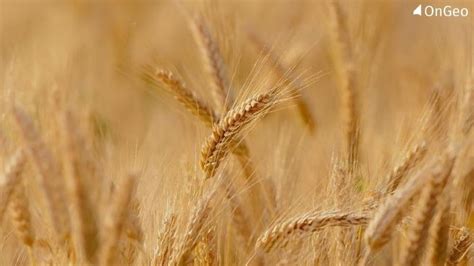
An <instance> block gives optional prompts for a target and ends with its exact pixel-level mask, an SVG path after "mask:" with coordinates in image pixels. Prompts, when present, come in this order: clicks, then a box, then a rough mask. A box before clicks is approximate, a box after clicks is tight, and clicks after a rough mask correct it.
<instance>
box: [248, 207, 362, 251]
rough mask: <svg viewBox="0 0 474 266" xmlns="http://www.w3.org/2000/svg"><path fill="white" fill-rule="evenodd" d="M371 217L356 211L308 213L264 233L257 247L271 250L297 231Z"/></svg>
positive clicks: (359, 221) (342, 224)
mask: <svg viewBox="0 0 474 266" xmlns="http://www.w3.org/2000/svg"><path fill="white" fill-rule="evenodd" d="M369 219H370V217H369V216H368V215H367V214H364V213H362V214H360V213H355V212H341V211H333V212H320V213H316V214H314V213H308V214H304V215H301V216H298V217H296V218H292V219H290V220H287V221H284V222H282V223H279V224H277V225H275V226H273V227H272V228H270V229H268V230H267V231H265V233H263V235H262V236H260V237H259V239H258V240H257V245H256V247H257V249H263V250H264V251H265V252H269V251H271V250H272V248H273V247H275V246H277V245H278V244H279V243H280V242H281V241H282V240H285V238H286V237H288V236H289V235H292V234H294V233H297V232H309V233H312V232H316V231H318V230H321V229H324V228H325V227H333V226H339V227H347V226H354V225H365V224H367V222H368V221H369Z"/></svg>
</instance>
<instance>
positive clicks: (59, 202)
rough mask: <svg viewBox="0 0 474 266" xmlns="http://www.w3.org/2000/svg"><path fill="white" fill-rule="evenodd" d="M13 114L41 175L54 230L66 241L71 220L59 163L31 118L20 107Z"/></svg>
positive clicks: (15, 108)
mask: <svg viewBox="0 0 474 266" xmlns="http://www.w3.org/2000/svg"><path fill="white" fill-rule="evenodd" d="M13 115H14V117H15V121H16V123H17V125H18V127H19V128H20V131H21V133H22V134H21V136H22V137H23V141H24V143H25V147H26V150H27V151H28V153H29V155H30V158H31V160H32V161H33V163H34V164H35V166H36V168H37V169H38V172H39V175H40V177H41V180H40V182H41V185H42V187H43V191H44V194H45V197H46V199H47V203H48V205H49V206H48V207H49V212H50V216H51V220H52V223H53V226H54V230H55V231H56V233H57V235H58V236H59V238H60V239H59V240H60V241H64V240H66V239H68V237H69V234H70V220H69V215H68V213H69V212H68V207H67V201H66V196H65V193H64V188H65V184H64V180H63V179H62V175H61V171H60V168H59V165H58V164H57V162H56V161H55V160H54V158H53V155H52V153H51V151H50V150H49V149H48V148H47V147H46V144H45V143H44V142H43V140H42V139H41V136H40V134H39V132H38V131H37V129H36V127H35V126H34V125H33V121H32V120H31V118H30V117H29V116H28V115H27V114H26V113H25V112H24V111H23V110H21V109H20V108H19V107H14V108H13Z"/></svg>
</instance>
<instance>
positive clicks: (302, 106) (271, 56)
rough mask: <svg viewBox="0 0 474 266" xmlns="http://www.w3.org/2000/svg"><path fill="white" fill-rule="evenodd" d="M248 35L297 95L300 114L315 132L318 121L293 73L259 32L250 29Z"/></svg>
mask: <svg viewBox="0 0 474 266" xmlns="http://www.w3.org/2000/svg"><path fill="white" fill-rule="evenodd" d="M248 36H249V39H250V41H251V43H252V44H253V45H254V46H255V48H256V49H258V50H259V51H261V52H262V53H263V55H264V56H266V58H268V60H269V61H270V64H271V67H272V69H273V72H274V73H275V75H277V76H278V77H279V78H280V79H281V80H282V81H283V84H284V85H286V86H288V88H289V89H290V93H291V95H293V96H295V97H294V101H295V103H296V107H297V109H298V113H299V116H300V118H301V120H302V121H303V123H304V124H305V125H306V127H307V128H308V130H309V131H310V132H311V133H313V132H314V131H315V129H316V121H315V119H314V117H313V115H312V114H311V111H310V108H309V106H308V104H307V103H306V101H305V100H304V98H303V96H302V95H301V92H300V91H301V89H300V88H301V86H299V84H297V80H296V78H295V77H293V76H291V75H290V74H291V73H286V71H285V67H284V66H283V64H282V62H281V61H280V60H278V57H277V56H276V54H275V53H274V52H273V51H272V50H271V49H269V47H268V45H267V44H266V43H265V42H264V41H263V40H262V39H261V38H259V36H257V34H255V33H253V32H250V31H249V32H248Z"/></svg>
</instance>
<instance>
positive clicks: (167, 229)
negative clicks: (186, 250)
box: [154, 214, 177, 266]
mask: <svg viewBox="0 0 474 266" xmlns="http://www.w3.org/2000/svg"><path fill="white" fill-rule="evenodd" d="M176 219H177V217H176V215H174V214H170V215H168V217H167V218H166V219H165V223H164V226H163V229H162V231H161V232H160V235H159V245H158V247H159V253H158V255H157V256H156V258H155V263H154V265H160V266H165V265H169V262H170V258H172V257H173V256H174V254H173V247H174V243H175V239H176V228H177V226H176Z"/></svg>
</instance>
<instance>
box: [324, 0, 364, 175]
mask: <svg viewBox="0 0 474 266" xmlns="http://www.w3.org/2000/svg"><path fill="white" fill-rule="evenodd" d="M329 14H330V33H331V37H332V47H333V50H332V55H333V60H334V64H335V67H336V74H337V76H338V81H339V87H340V93H341V104H342V105H341V106H342V108H341V113H342V116H343V123H344V124H343V126H344V147H345V152H346V154H347V159H348V164H349V167H350V168H349V169H352V168H353V167H354V166H355V164H356V163H357V160H358V154H359V132H358V130H359V110H358V108H357V95H356V88H355V85H356V84H355V83H356V82H355V74H354V58H353V55H352V48H351V44H350V36H349V30H348V25H347V21H346V17H345V15H344V14H343V12H342V8H341V6H340V4H339V2H338V1H337V0H331V1H330V4H329Z"/></svg>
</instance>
